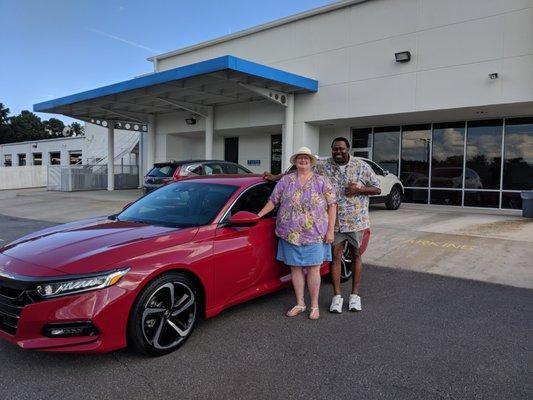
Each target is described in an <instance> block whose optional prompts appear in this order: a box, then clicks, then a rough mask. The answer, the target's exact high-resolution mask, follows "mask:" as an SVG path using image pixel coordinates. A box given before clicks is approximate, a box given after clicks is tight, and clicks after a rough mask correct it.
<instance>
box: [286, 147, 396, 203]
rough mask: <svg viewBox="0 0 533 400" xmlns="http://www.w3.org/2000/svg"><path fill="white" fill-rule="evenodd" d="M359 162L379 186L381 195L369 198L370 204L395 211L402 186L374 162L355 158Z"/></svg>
mask: <svg viewBox="0 0 533 400" xmlns="http://www.w3.org/2000/svg"><path fill="white" fill-rule="evenodd" d="M317 157H318V158H319V159H320V160H324V159H326V158H328V157H321V156H317ZM356 158H357V159H359V160H362V161H364V162H366V163H367V164H368V165H369V166H370V168H372V170H373V171H374V173H375V174H376V176H377V177H378V179H379V182H380V184H381V194H379V195H375V196H370V204H379V203H385V206H386V207H387V209H389V210H397V209H398V208H400V205H401V204H402V197H403V194H404V188H403V184H402V182H401V181H400V179H398V177H397V176H396V175H394V174H391V173H390V172H389V171H387V170H385V169H383V168H381V167H380V166H379V165H378V164H376V163H375V162H374V161H371V160H369V159H367V158H361V157H356ZM295 169H296V167H295V166H294V165H292V166H291V167H290V168H289V169H287V170H286V172H290V171H294V170H295Z"/></svg>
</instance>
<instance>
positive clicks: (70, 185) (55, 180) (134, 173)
mask: <svg viewBox="0 0 533 400" xmlns="http://www.w3.org/2000/svg"><path fill="white" fill-rule="evenodd" d="M138 186H139V168H138V167H137V166H136V165H115V189H134V188H137V187H138ZM47 189H48V190H58V191H61V192H74V191H79V190H98V189H107V165H65V166H63V165H50V166H48V183H47Z"/></svg>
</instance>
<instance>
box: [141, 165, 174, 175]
mask: <svg viewBox="0 0 533 400" xmlns="http://www.w3.org/2000/svg"><path fill="white" fill-rule="evenodd" d="M175 170H176V165H163V166H160V167H157V166H156V167H154V168H152V169H151V170H150V172H148V176H151V177H156V178H170V177H171V176H172V175H174V171H175Z"/></svg>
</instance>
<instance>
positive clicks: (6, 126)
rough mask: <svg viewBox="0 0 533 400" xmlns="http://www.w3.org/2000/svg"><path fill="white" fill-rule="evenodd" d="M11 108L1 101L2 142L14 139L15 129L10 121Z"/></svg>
mask: <svg viewBox="0 0 533 400" xmlns="http://www.w3.org/2000/svg"><path fill="white" fill-rule="evenodd" d="M8 115H9V108H7V107H5V106H4V105H3V104H2V103H0V143H9V142H12V141H13V131H12V130H11V124H10V123H9V117H8Z"/></svg>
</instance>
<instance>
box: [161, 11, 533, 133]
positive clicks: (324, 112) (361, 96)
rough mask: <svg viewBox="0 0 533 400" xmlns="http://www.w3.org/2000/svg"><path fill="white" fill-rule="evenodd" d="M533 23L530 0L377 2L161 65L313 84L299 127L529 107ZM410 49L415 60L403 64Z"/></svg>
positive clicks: (299, 106) (300, 108) (301, 105)
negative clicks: (251, 67)
mask: <svg viewBox="0 0 533 400" xmlns="http://www.w3.org/2000/svg"><path fill="white" fill-rule="evenodd" d="M531 21H533V1H531V0H490V1H489V0H465V1H459V0H452V1H440V0H373V1H368V2H364V3H361V4H354V5H352V6H349V7H345V8H340V9H337V10H335V11H332V12H329V13H325V14H321V15H317V16H313V17H310V18H306V19H302V20H298V21H295V22H291V23H289V24H287V25H282V26H278V27H274V28H271V29H269V30H266V31H261V32H257V33H253V34H250V35H248V36H244V37H241V38H237V39H233V40H231V41H228V42H224V43H220V44H217V45H213V46H209V47H206V48H201V49H198V50H195V51H192V52H188V53H185V54H180V55H177V56H173V57H169V58H166V59H160V60H158V64H157V66H158V70H160V71H162V70H166V69H170V68H174V67H177V66H182V65H186V64H190V63H193V62H198V61H201V60H205V59H209V58H213V57H217V56H222V55H226V54H232V55H235V56H238V57H243V58H246V59H250V60H252V61H256V62H259V63H265V64H267V65H270V66H273V67H277V68H281V69H284V70H288V71H290V72H294V73H298V74H302V75H305V76H309V77H312V78H316V79H317V80H318V81H319V91H318V93H317V94H314V95H306V96H297V98H296V107H295V109H296V118H295V122H296V123H298V122H310V121H322V120H327V119H342V118H358V117H363V116H371V115H383V114H399V113H409V112H419V111H426V110H439V109H448V108H459V107H479V106H483V105H490V104H504V103H510V102H511V103H512V102H532V101H533V74H531V73H530V71H531V70H533V41H532V40H531V37H533V24H531ZM404 50H409V51H410V52H411V54H412V60H411V62H409V63H406V64H400V63H396V62H395V61H394V53H395V52H398V51H404ZM492 72H498V74H499V75H500V79H497V80H490V79H489V78H488V74H489V73H492Z"/></svg>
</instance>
